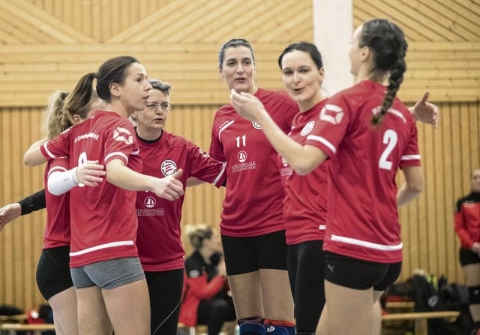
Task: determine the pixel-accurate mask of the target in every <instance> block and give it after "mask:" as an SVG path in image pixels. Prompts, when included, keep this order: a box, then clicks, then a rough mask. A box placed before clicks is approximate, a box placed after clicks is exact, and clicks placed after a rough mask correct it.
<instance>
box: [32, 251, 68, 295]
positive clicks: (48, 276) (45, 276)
mask: <svg viewBox="0 0 480 335" xmlns="http://www.w3.org/2000/svg"><path fill="white" fill-rule="evenodd" d="M69 253H70V246H68V245H67V246H65V247H58V248H48V249H43V250H42V254H41V255H40V259H39V260H38V264H37V273H36V279H37V286H38V289H39V290H40V293H41V294H42V296H43V297H44V298H45V300H47V301H48V300H50V298H51V297H53V296H54V295H56V294H58V293H60V292H62V291H65V290H67V289H69V288H70V287H72V286H73V282H72V276H71V275H70V266H69V262H70V256H69Z"/></svg>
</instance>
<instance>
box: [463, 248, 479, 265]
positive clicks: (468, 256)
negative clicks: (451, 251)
mask: <svg viewBox="0 0 480 335" xmlns="http://www.w3.org/2000/svg"><path fill="white" fill-rule="evenodd" d="M459 254H460V264H462V266H465V265H469V264H477V263H480V257H479V256H478V254H476V253H474V252H473V251H471V250H468V249H463V248H460V252H459Z"/></svg>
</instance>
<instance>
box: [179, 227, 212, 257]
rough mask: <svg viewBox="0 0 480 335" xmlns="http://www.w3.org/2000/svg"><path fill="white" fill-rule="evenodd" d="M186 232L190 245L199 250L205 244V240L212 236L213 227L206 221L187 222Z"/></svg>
mask: <svg viewBox="0 0 480 335" xmlns="http://www.w3.org/2000/svg"><path fill="white" fill-rule="evenodd" d="M185 234H186V235H187V236H188V239H189V241H190V245H191V246H192V247H193V248H194V249H195V250H198V249H200V248H201V247H202V245H203V240H204V239H206V238H208V239H209V238H212V236H213V227H212V226H211V225H207V224H206V223H197V224H187V225H186V226H185Z"/></svg>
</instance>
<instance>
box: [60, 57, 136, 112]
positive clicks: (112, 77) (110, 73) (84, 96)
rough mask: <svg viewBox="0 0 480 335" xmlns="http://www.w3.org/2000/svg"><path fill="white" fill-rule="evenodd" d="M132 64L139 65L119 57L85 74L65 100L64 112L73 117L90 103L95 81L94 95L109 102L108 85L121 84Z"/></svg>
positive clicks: (132, 58)
mask: <svg viewBox="0 0 480 335" xmlns="http://www.w3.org/2000/svg"><path fill="white" fill-rule="evenodd" d="M133 63H139V61H138V60H137V59H135V58H134V57H131V56H120V57H115V58H111V59H109V60H107V61H106V62H105V63H103V64H102V66H100V68H99V69H98V72H97V73H93V72H91V73H87V74H86V75H84V76H83V77H82V78H80V80H79V81H78V83H77V85H76V86H75V88H74V89H73V91H72V92H71V94H70V95H69V96H68V98H67V99H66V100H65V103H64V108H65V111H66V112H67V113H68V114H69V115H70V116H73V115H74V114H78V113H77V111H78V110H79V109H80V108H82V107H84V106H86V105H87V104H88V103H89V102H90V101H92V94H93V92H94V91H93V89H92V84H93V80H94V79H96V80H97V84H96V94H98V96H99V97H100V99H102V100H104V101H106V102H110V101H111V98H112V96H111V94H110V84H112V83H118V84H123V82H124V81H125V78H126V77H127V69H128V67H129V66H130V65H131V64H133Z"/></svg>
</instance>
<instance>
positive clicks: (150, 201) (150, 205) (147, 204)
mask: <svg viewBox="0 0 480 335" xmlns="http://www.w3.org/2000/svg"><path fill="white" fill-rule="evenodd" d="M143 203H144V204H145V207H147V208H153V207H155V205H156V204H157V200H155V198H154V197H146V198H145V200H144V201H143Z"/></svg>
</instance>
